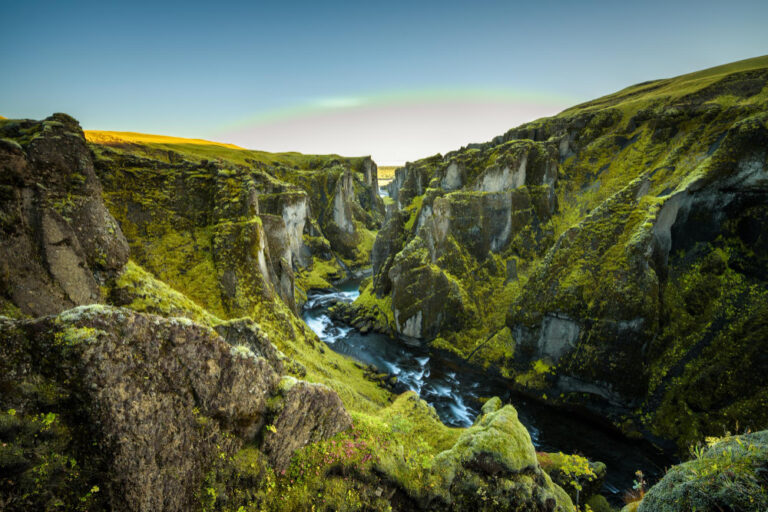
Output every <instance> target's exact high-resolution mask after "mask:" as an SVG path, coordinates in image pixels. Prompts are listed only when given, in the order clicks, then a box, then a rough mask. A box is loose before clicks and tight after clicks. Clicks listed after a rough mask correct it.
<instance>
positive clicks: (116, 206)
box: [0, 114, 572, 511]
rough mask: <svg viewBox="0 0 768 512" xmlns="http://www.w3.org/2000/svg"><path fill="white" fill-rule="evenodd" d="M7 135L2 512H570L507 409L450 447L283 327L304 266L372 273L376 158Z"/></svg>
mask: <svg viewBox="0 0 768 512" xmlns="http://www.w3.org/2000/svg"><path fill="white" fill-rule="evenodd" d="M0 134H1V135H2V139H0V147H1V148H2V150H3V153H2V158H1V159H0V165H2V186H3V188H2V190H3V201H2V204H1V205H0V206H1V207H2V209H1V210H0V211H2V213H3V217H2V218H3V225H2V227H3V235H4V236H3V239H2V244H1V245H0V247H1V248H2V250H3V255H4V258H5V259H4V262H3V265H4V267H3V269H4V273H3V288H2V307H3V309H2V312H3V315H2V316H0V508H2V509H3V510H9V511H17V510H19V511H20V510H30V509H35V510H54V509H66V510H127V511H156V510H168V511H180V510H232V511H234V510H243V509H245V508H248V509H260V510H261V509H269V510H310V509H311V510H315V509H322V510H339V509H342V508H344V509H371V508H373V509H386V508H389V507H394V508H395V509H398V510H420V509H431V510H438V509H443V508H444V507H445V506H451V507H453V508H454V509H461V508H463V507H467V506H468V507H471V508H478V509H488V507H490V506H491V505H492V504H493V507H495V506H496V505H495V504H498V503H501V502H502V501H503V502H505V503H507V505H508V506H507V508H510V507H511V508H510V509H511V510H548V511H554V510H563V511H565V510H572V505H571V502H570V499H569V498H568V496H567V495H566V493H565V492H564V491H563V490H562V489H561V488H560V487H558V486H557V485H556V484H554V483H552V481H551V480H550V478H549V477H548V476H547V474H546V473H545V472H544V471H543V470H542V469H541V467H540V466H539V463H538V461H537V459H536V457H535V455H532V454H534V452H533V446H532V444H531V441H530V437H529V436H528V434H527V432H526V431H525V429H524V428H523V427H522V425H521V424H520V423H519V422H518V421H517V418H516V414H515V413H514V409H512V408H511V406H507V407H506V408H503V409H501V410H499V411H496V410H495V409H494V411H491V410H490V409H489V411H488V412H489V416H488V417H487V418H485V419H484V420H482V421H480V420H479V421H480V423H478V425H477V426H476V427H473V429H470V430H468V431H467V432H465V433H464V435H461V436H460V435H459V434H461V432H459V431H458V430H456V429H449V428H447V427H445V426H444V425H442V424H441V423H440V421H439V420H438V418H437V415H436V413H435V411H434V409H432V408H431V407H429V406H427V404H426V403H424V402H423V401H421V400H419V399H418V397H416V396H414V395H412V394H405V395H403V396H401V397H399V398H397V399H395V397H393V396H392V395H391V394H390V393H389V391H387V390H386V389H383V388H382V387H379V386H378V385H377V384H375V383H373V382H371V381H370V380H367V379H365V378H364V376H363V369H362V368H360V367H359V366H358V365H356V364H355V363H354V362H353V361H351V360H349V359H346V358H344V357H342V356H339V355H338V354H335V353H333V352H330V351H326V350H325V349H324V348H323V347H322V344H321V343H319V341H318V340H317V338H316V337H315V336H314V334H313V333H312V332H311V331H310V330H309V329H308V328H307V327H306V326H305V325H304V324H303V323H302V322H301V321H300V320H299V318H298V317H297V316H296V315H295V314H294V312H295V307H296V305H295V295H294V293H295V292H294V290H300V289H301V288H300V287H296V286H295V280H296V278H295V275H296V273H299V274H302V273H305V274H307V275H308V274H309V273H310V272H311V271H312V269H313V267H314V266H315V265H319V264H318V261H328V262H335V263H329V264H327V267H328V268H334V269H336V270H333V272H337V271H340V270H344V271H346V270H347V269H348V270H350V271H353V270H354V269H355V267H357V266H359V265H361V264H363V262H364V260H365V259H366V258H367V253H368V251H370V243H369V242H372V237H371V236H370V230H371V229H375V227H376V225H377V222H378V220H377V219H378V215H379V213H380V208H379V205H380V200H379V199H378V195H377V194H376V192H375V188H374V185H375V179H376V168H375V164H373V162H372V161H370V159H360V160H349V161H342V160H338V159H336V158H333V159H332V161H330V162H326V161H325V160H323V159H320V160H319V161H320V163H319V164H318V163H317V162H318V160H317V159H313V158H310V157H304V156H297V155H290V156H280V155H271V156H270V158H274V159H275V161H274V162H273V163H272V164H271V166H265V164H263V162H260V161H258V160H254V161H251V162H248V161H244V162H245V163H244V164H243V165H235V164H234V163H233V161H232V159H237V158H242V157H243V155H242V154H241V153H240V151H244V150H239V149H233V148H226V147H224V148H223V149H222V148H220V147H217V148H215V150H214V151H213V154H214V155H218V154H220V153H219V152H222V153H223V154H224V155H228V153H227V150H229V149H232V150H233V151H235V152H236V153H235V154H234V156H233V155H232V154H229V155H228V157H229V160H226V159H224V158H221V159H220V160H217V161H212V160H210V159H201V160H200V161H196V160H195V157H194V155H195V152H198V151H203V152H205V153H206V155H207V156H211V154H212V153H211V148H207V147H206V146H205V144H203V143H202V142H197V143H195V144H192V145H191V147H187V148H185V149H186V151H187V152H188V153H187V154H186V155H185V156H184V157H182V156H179V155H177V154H176V153H172V152H170V153H169V152H168V151H165V150H164V151H165V152H164V153H163V152H161V153H157V151H158V149H157V148H156V147H151V146H147V145H142V144H137V145H133V146H130V147H127V146H124V145H120V144H122V143H120V144H118V143H116V142H115V139H114V138H112V139H110V144H111V145H110V144H93V143H92V145H91V147H90V151H89V147H88V146H87V144H86V139H85V137H84V134H83V132H82V131H81V130H80V127H79V125H78V124H77V122H76V121H75V120H74V119H72V118H70V117H68V116H65V115H63V114H56V115H54V116H52V117H50V118H48V119H46V120H44V121H40V122H37V121H28V120H21V121H20V120H8V121H3V122H2V124H0ZM101 137H104V135H103V134H102V135H101ZM133 137H134V138H136V137H138V135H135V134H134V135H133ZM102 142H104V141H103V140H102ZM253 154H255V155H256V156H258V157H259V158H261V159H264V158H267V157H265V156H264V155H265V154H260V153H258V152H251V153H249V154H248V157H249V159H250V156H253ZM190 155H191V156H190ZM288 158H290V160H291V161H292V162H296V161H301V160H302V159H309V162H308V163H307V165H306V167H305V168H303V169H302V168H299V169H297V168H295V166H294V167H292V168H288V167H286V166H285V162H282V163H281V162H279V160H280V159H288ZM94 159H95V163H96V166H95V167H96V169H97V170H98V172H94ZM203 160H207V161H203ZM323 162H325V163H323ZM241 163H242V162H241ZM326 164H327V165H326ZM302 187H306V188H302ZM310 191H311V193H310ZM311 211H312V212H319V213H318V214H317V215H313V216H310V215H309V212H311ZM110 212H111V213H110ZM366 233H367V234H366ZM366 240H368V242H366ZM366 244H368V246H367V247H366ZM318 248H319V250H318ZM129 257H130V259H129ZM324 258H325V259H324ZM330 274H331V272H330V271H329V272H326V273H325V274H323V275H320V274H318V273H315V278H316V279H320V278H324V277H322V276H325V277H330ZM304 277H306V275H305V276H304ZM301 279H302V278H301V277H300V278H299V281H300V282H301ZM306 283H310V284H311V281H310V280H307V281H305V282H304V284H306ZM73 306H75V307H73ZM497 402H498V400H497ZM388 404H389V405H388ZM497 405H500V404H497ZM497 409H498V407H497ZM497 416H498V417H497ZM507 441H509V442H512V441H514V444H515V446H516V449H515V450H513V451H510V450H507V449H504V448H503V446H504V445H505V444H506V443H507ZM454 445H455V446H454ZM443 452H444V453H443ZM441 453H442V455H441ZM518 459H519V460H518ZM433 460H441V461H443V462H441V463H440V466H439V467H435V468H434V469H431V468H432V461H433ZM493 461H495V462H493ZM518 473H520V474H518ZM425 475H426V476H428V478H429V479H430V481H434V482H435V485H437V482H438V481H439V482H442V483H441V484H440V487H439V489H431V488H429V487H427V486H426V484H423V483H422V482H421V480H420V478H421V477H422V476H425ZM478 478H479V479H481V480H482V481H487V482H488V485H489V486H491V482H492V481H493V482H497V481H498V482H501V483H494V484H493V485H492V487H493V491H492V493H491V495H489V496H491V498H492V501H489V502H488V503H487V504H486V503H485V502H486V499H487V498H486V497H485V495H479V494H474V493H473V492H472V490H473V489H474V488H475V487H474V486H475V481H476V480H477V479H478ZM499 478H501V480H499ZM414 484H416V485H415V486H414ZM490 488H491V487H489V489H490Z"/></svg>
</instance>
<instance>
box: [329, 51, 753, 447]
mask: <svg viewBox="0 0 768 512" xmlns="http://www.w3.org/2000/svg"><path fill="white" fill-rule="evenodd" d="M767 84H768V58H766V57H761V58H756V59H751V60H747V61H742V62H737V63H734V64H729V65H726V66H721V67H718V68H713V69H709V70H705V71H701V72H698V73H692V74H689V75H684V76H681V77H677V78H672V79H667V80H657V81H653V82H647V83H643V84H639V85H636V86H633V87H630V88H627V89H625V90H623V91H620V92H618V93H616V94H613V95H609V96H606V97H604V98H600V99H598V100H595V101H592V102H589V103H585V104H582V105H578V106H576V107H573V108H570V109H568V110H566V111H564V112H563V113H561V114H559V115H558V116H555V117H553V118H545V119H540V120H537V121H534V122H532V123H528V124H526V125H523V126H520V127H518V128H515V129H513V130H510V131H509V132H507V133H506V134H504V135H503V136H500V137H497V138H496V139H494V140H493V141H491V142H489V143H485V144H472V145H469V146H467V147H465V148H462V149H461V150H459V151H456V152H453V153H449V154H447V155H445V156H440V155H437V156H435V157H431V158H427V159H425V160H420V161H418V162H415V163H409V164H407V165H406V166H405V167H404V168H401V169H398V170H397V171H396V177H395V180H394V181H393V182H392V184H390V195H391V196H392V198H393V199H394V200H395V201H396V202H397V206H398V211H397V213H394V214H393V215H392V216H391V218H390V220H388V222H387V224H386V225H385V226H384V227H383V229H382V230H381V232H380V233H379V236H378V238H377V240H376V242H375V244H374V248H373V257H372V259H373V265H374V277H373V280H372V282H371V283H370V284H369V285H368V288H367V289H366V290H364V292H363V293H362V295H361V298H360V299H359V300H358V301H357V303H356V304H355V305H353V306H352V307H350V308H340V309H342V310H340V311H337V314H338V315H339V316H340V317H343V318H345V319H347V320H349V321H352V322H355V323H363V322H367V323H371V324H372V325H375V326H376V327H377V328H378V329H380V330H383V331H388V332H396V333H399V334H402V335H407V336H412V337H416V338H422V339H425V340H427V341H429V342H430V343H431V344H432V345H433V346H435V347H439V348H442V349H446V350H450V351H453V352H455V353H457V354H459V355H461V356H463V357H465V358H466V359H468V360H470V361H472V362H474V363H479V364H481V365H483V366H487V367H491V368H492V369H493V370H497V371H499V372H501V374H502V375H504V376H507V377H509V378H510V379H513V380H514V382H515V384H516V385H517V386H519V387H520V388H522V389H525V390H527V391H530V392H533V393H536V394H538V395H539V396H540V397H542V398H545V399H547V400H549V401H553V402H563V403H570V404H574V403H577V404H583V405H586V406H587V407H590V408H591V409H592V410H594V411H597V412H599V413H600V414H605V415H608V416H609V417H610V418H611V419H613V420H614V421H615V422H616V423H617V424H620V425H621V426H622V427H623V428H625V430H626V431H627V432H628V433H632V432H636V431H638V430H639V431H643V432H644V433H646V434H649V435H652V436H653V435H655V436H659V437H661V438H665V439H671V440H675V441H677V442H678V443H679V445H680V446H681V447H685V446H687V444H688V443H689V442H691V441H695V440H698V439H700V438H701V437H702V436H704V435H715V434H722V433H723V432H724V431H727V430H729V429H733V428H735V426H736V425H737V424H740V425H741V426H744V425H749V426H752V427H764V426H766V425H767V424H768V416H766V411H768V408H767V407H766V405H767V403H766V399H767V398H768V395H766V393H768V380H766V376H767V375H768V360H766V358H765V357H764V355H763V354H764V353H765V352H766V348H767V347H768V330H767V329H766V327H767V326H766V323H765V318H768V317H767V316H766V313H767V312H768V310H766V305H767V304H768V292H767V291H766V290H768V274H766V271H765V269H766V268H768V245H766V244H767V243H768V237H766V234H765V230H764V229H763V227H762V226H763V225H764V223H765V219H766V216H767V215H768V88H767V87H766V85H767Z"/></svg>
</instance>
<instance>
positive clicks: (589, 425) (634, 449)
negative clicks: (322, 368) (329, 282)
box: [302, 280, 675, 505]
mask: <svg viewBox="0 0 768 512" xmlns="http://www.w3.org/2000/svg"><path fill="white" fill-rule="evenodd" d="M358 286H359V281H356V280H352V281H348V282H347V283H345V284H343V285H340V286H339V287H338V288H337V289H335V290H326V291H313V292H311V293H310V294H309V297H308V300H307V302H306V304H305V305H304V309H303V312H302V317H303V319H304V321H305V322H306V323H307V325H309V327H310V328H311V329H312V330H313V331H314V332H315V333H316V334H317V335H318V336H319V337H320V339H321V340H323V341H324V342H325V343H326V344H327V345H328V346H329V347H330V348H331V349H332V350H334V351H336V352H338V353H340V354H344V355H346V356H349V357H352V358H353V359H356V360H357V361H359V362H361V363H363V364H366V365H373V366H375V367H376V368H377V369H378V370H379V372H381V373H384V372H386V373H388V374H391V375H395V376H396V377H397V379H398V381H399V382H400V383H402V384H404V385H405V386H406V387H407V388H408V389H410V390H413V391H415V392H416V393H418V395H419V396H420V397H421V398H422V399H424V400H425V401H426V402H428V403H429V404H430V405H432V406H433V407H434V408H435V410H436V411H437V414H438V416H439V417H440V419H441V420H442V421H443V423H445V424H446V425H449V426H454V427H467V426H470V425H471V424H472V422H473V421H474V419H475V418H476V417H477V415H478V414H479V412H480V408H481V407H482V402H481V399H484V398H490V397H492V396H499V397H501V399H502V400H503V401H504V402H505V403H511V404H512V405H514V407H515V408H516V409H517V412H518V416H519V418H520V421H521V422H522V423H523V425H525V427H526V428H527V429H528V432H529V433H530V435H531V439H532V441H533V444H534V446H535V447H536V450H538V451H547V452H559V451H561V452H563V453H578V454H581V455H584V456H585V457H587V458H589V459H591V460H596V461H601V462H603V463H605V464H606V466H607V467H608V476H607V479H606V482H605V485H604V487H603V490H602V492H603V494H604V495H605V496H606V497H607V498H608V499H609V501H611V502H612V503H613V504H615V505H618V504H620V503H621V496H622V495H623V493H624V491H626V490H628V489H631V488H632V485H633V480H634V478H635V471H637V470H642V471H643V473H644V474H645V475H646V477H647V479H648V480H650V481H652V482H653V481H656V480H657V479H658V478H660V477H661V476H662V475H663V471H664V468H665V467H667V466H669V465H670V464H672V463H674V462H675V461H674V459H673V458H672V457H670V456H668V455H666V454H664V453H661V452H658V451H656V450H655V449H654V448H653V447H652V446H650V445H649V444H647V443H637V442H634V441H631V440H629V439H627V438H625V437H624V436H622V435H620V434H619V433H618V432H615V431H612V430H611V429H608V428H605V426H601V425H598V424H596V423H594V422H591V421H588V420H586V419H584V418H581V417H579V416H578V415H574V414H571V413H568V412H563V411H560V410H558V409H555V408H553V407H550V406H547V405H543V404H540V403H537V402H534V401H531V400H529V399H526V398H525V397H522V396H520V395H519V394H516V393H514V392H513V391H512V390H511V389H510V386H509V385H508V384H507V383H506V382H505V381H504V380H503V379H499V378H493V377H490V378H489V377H488V376H487V375H483V374H482V373H481V372H479V371H477V369H476V368H474V367H472V366H471V365H468V364H466V363H464V362H463V361H462V360H460V359H458V358H453V357H451V356H450V355H446V354H444V353H442V352H439V351H434V350H431V349H430V348H429V347H427V346H425V345H423V344H421V343H414V342H409V341H408V340H403V339H398V338H391V337H389V336H385V335H383V334H379V333H368V334H362V333H360V332H359V331H358V330H357V329H356V328H354V327H352V326H350V325H346V324H343V323H340V322H338V321H335V320H333V319H331V318H330V316H329V315H328V308H329V307H330V306H332V305H333V304H335V303H337V302H340V301H341V302H352V301H354V300H355V298H357V296H358V295H359V291H358Z"/></svg>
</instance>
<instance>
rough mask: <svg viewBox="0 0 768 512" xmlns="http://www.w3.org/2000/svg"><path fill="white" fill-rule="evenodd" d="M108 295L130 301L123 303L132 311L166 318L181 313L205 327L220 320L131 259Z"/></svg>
mask: <svg viewBox="0 0 768 512" xmlns="http://www.w3.org/2000/svg"><path fill="white" fill-rule="evenodd" d="M110 294H111V295H112V296H113V297H115V298H117V297H119V298H121V299H122V301H123V302H125V301H126V300H130V302H129V303H128V304H126V305H125V306H126V307H128V308H130V309H133V310H134V311H139V312H142V313H152V314H156V315H161V316H166V317H169V316H183V317H187V318H189V319H191V320H194V321H195V322H198V323H201V324H204V325H208V326H209V327H213V326H215V325H218V324H220V323H221V322H222V321H221V320H220V319H219V318H217V317H215V316H214V315H212V314H210V313H209V312H208V311H207V310H205V309H203V308H202V307H201V306H199V305H198V304H196V303H195V302H194V301H192V300H190V299H189V298H187V297H186V296H185V295H183V294H181V293H179V292H177V291H176V290H174V289H173V288H171V287H170V286H168V285H167V284H165V283H164V282H162V281H160V280H158V279H156V278H155V277H154V276H152V274H150V273H149V272H147V271H146V270H144V269H143V268H142V267H141V266H139V265H138V264H136V263H135V262H134V261H132V260H129V261H128V263H127V264H126V265H125V267H124V268H123V271H122V273H121V274H120V275H119V276H118V277H117V279H116V280H115V283H114V286H113V288H112V289H111V290H110Z"/></svg>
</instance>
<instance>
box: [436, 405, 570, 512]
mask: <svg viewBox="0 0 768 512" xmlns="http://www.w3.org/2000/svg"><path fill="white" fill-rule="evenodd" d="M431 471H432V478H433V479H434V482H435V487H434V488H435V491H434V494H433V495H432V500H431V502H430V504H429V507H430V508H433V509H439V510H509V511H512V510H514V511H531V512H533V511H537V512H538V511H562V512H566V511H568V512H570V511H572V510H574V507H573V504H572V503H571V500H570V498H569V497H568V495H567V494H566V492H565V491H564V490H563V489H561V488H560V487H559V486H557V485H556V484H554V483H553V482H552V480H551V479H550V477H549V476H548V475H547V474H546V473H545V472H544V471H542V469H541V467H540V466H539V463H538V460H537V458H536V451H535V450H534V447H533V443H532V442H531V438H530V436H529V434H528V431H527V430H526V429H525V427H524V426H523V425H522V424H521V423H520V421H519V420H518V418H517V411H516V410H515V408H514V407H512V406H511V405H506V406H504V407H501V401H500V400H498V399H493V400H490V401H488V402H487V403H486V404H485V406H484V407H483V414H482V415H481V416H480V417H478V419H477V420H476V421H475V424H474V425H473V426H471V427H469V428H468V429H467V430H466V431H465V432H463V433H462V434H461V436H460V437H459V439H458V441H457V442H456V444H455V445H454V446H453V448H451V449H450V450H446V451H444V452H442V453H440V454H439V455H437V457H435V460H434V462H433V464H432V470H431Z"/></svg>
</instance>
